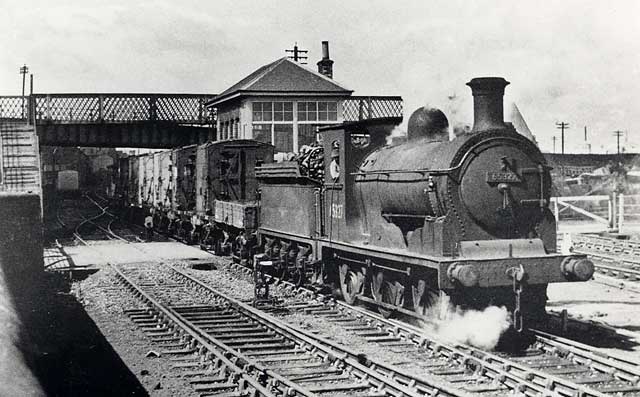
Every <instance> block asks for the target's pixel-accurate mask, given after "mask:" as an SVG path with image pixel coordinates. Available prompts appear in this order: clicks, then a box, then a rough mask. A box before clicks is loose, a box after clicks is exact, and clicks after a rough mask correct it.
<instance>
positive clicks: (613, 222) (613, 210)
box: [609, 192, 618, 230]
mask: <svg viewBox="0 0 640 397" xmlns="http://www.w3.org/2000/svg"><path fill="white" fill-rule="evenodd" d="M617 198H618V194H617V193H616V192H613V193H611V197H610V198H609V201H610V202H611V225H610V226H611V229H612V230H616V229H617V228H618V214H617V210H618V208H617V206H616V202H617V201H618V200H617Z"/></svg>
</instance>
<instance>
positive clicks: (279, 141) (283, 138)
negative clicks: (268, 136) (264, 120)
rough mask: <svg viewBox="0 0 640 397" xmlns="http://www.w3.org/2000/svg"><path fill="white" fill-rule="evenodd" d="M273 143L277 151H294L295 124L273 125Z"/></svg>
mask: <svg viewBox="0 0 640 397" xmlns="http://www.w3.org/2000/svg"><path fill="white" fill-rule="evenodd" d="M273 136H274V142H273V145H274V146H275V147H276V151H277V152H293V125H292V124H274V125H273Z"/></svg>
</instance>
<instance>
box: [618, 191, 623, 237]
mask: <svg viewBox="0 0 640 397" xmlns="http://www.w3.org/2000/svg"><path fill="white" fill-rule="evenodd" d="M623 223H624V194H623V193H620V195H619V196H618V232H622V224H623Z"/></svg>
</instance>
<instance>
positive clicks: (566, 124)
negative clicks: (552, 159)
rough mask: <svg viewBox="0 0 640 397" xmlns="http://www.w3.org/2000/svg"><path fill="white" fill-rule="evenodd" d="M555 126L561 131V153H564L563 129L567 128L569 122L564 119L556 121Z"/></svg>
mask: <svg viewBox="0 0 640 397" xmlns="http://www.w3.org/2000/svg"><path fill="white" fill-rule="evenodd" d="M556 128H558V129H559V130H560V131H562V154H564V130H568V129H569V123H565V122H564V121H562V122H560V123H556Z"/></svg>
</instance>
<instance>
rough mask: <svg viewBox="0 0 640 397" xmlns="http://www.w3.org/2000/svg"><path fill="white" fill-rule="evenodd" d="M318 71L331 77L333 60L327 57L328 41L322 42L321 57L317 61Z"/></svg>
mask: <svg viewBox="0 0 640 397" xmlns="http://www.w3.org/2000/svg"><path fill="white" fill-rule="evenodd" d="M318 73H321V74H324V75H325V76H327V77H328V78H330V79H332V78H333V61H332V60H331V59H329V42H328V41H323V42H322V59H321V60H319V61H318Z"/></svg>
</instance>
